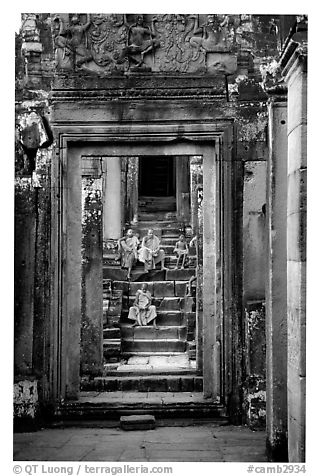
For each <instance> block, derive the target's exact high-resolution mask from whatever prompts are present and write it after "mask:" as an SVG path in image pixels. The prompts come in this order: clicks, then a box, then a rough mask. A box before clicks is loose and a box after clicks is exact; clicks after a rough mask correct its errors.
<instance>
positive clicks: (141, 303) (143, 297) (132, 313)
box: [128, 283, 157, 327]
mask: <svg viewBox="0 0 321 476" xmlns="http://www.w3.org/2000/svg"><path fill="white" fill-rule="evenodd" d="M156 316H157V314H156V307H155V306H154V305H152V297H151V293H150V292H149V291H148V290H147V284H146V283H144V284H143V285H142V289H138V291H137V292H136V296H135V301H134V305H133V306H131V307H130V308H129V313H128V319H131V320H133V321H135V323H134V324H133V326H147V325H148V324H149V322H151V321H153V325H154V327H156V321H155V318H156Z"/></svg>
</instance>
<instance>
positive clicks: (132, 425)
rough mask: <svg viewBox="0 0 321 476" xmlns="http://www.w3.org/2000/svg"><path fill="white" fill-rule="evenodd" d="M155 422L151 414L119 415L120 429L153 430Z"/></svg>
mask: <svg viewBox="0 0 321 476" xmlns="http://www.w3.org/2000/svg"><path fill="white" fill-rule="evenodd" d="M155 425H156V422H155V417H154V416H153V415H129V416H122V417H120V428H121V429H122V430H126V431H129V430H153V429H154V428H155Z"/></svg>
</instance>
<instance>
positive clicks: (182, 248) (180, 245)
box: [174, 235, 188, 269]
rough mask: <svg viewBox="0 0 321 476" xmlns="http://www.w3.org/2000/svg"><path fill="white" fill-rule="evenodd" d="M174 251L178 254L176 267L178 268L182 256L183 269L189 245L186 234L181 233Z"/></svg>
mask: <svg viewBox="0 0 321 476" xmlns="http://www.w3.org/2000/svg"><path fill="white" fill-rule="evenodd" d="M174 253H175V254H176V256H177V262H176V267H175V269H178V266H179V262H180V259H181V258H182V266H181V269H183V268H184V265H185V260H186V256H187V255H188V246H187V243H186V239H185V236H184V235H179V238H178V241H177V242H176V244H175V248H174Z"/></svg>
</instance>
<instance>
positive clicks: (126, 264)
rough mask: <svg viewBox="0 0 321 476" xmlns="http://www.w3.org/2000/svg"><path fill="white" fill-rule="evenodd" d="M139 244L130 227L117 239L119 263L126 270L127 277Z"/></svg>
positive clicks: (129, 275) (134, 261) (135, 257)
mask: <svg viewBox="0 0 321 476" xmlns="http://www.w3.org/2000/svg"><path fill="white" fill-rule="evenodd" d="M138 245H139V240H138V238H137V236H135V235H134V232H133V230H132V229H131V228H130V229H129V230H127V233H126V235H125V236H123V237H122V238H120V240H119V241H118V249H119V251H120V260H121V261H120V265H121V267H122V268H123V269H124V268H125V269H127V270H128V273H127V279H130V277H131V271H132V267H133V266H134V264H135V263H136V260H137V248H138Z"/></svg>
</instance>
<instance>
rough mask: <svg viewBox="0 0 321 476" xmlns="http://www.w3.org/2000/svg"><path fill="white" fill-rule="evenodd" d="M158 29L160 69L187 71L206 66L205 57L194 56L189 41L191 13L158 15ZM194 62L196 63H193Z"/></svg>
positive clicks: (191, 27)
mask: <svg viewBox="0 0 321 476" xmlns="http://www.w3.org/2000/svg"><path fill="white" fill-rule="evenodd" d="M156 21H157V26H156V31H157V32H158V33H159V35H160V38H161V40H160V46H161V51H160V54H159V56H158V64H159V69H160V71H172V72H183V73H185V72H187V71H197V70H199V69H202V68H204V66H205V57H204V55H202V54H199V55H197V56H196V57H195V56H194V54H193V53H194V51H193V48H192V46H191V44H190V43H189V39H190V33H191V31H192V30H193V20H192V17H191V16H189V15H158V16H157V17H156ZM193 63H194V64H193Z"/></svg>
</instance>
